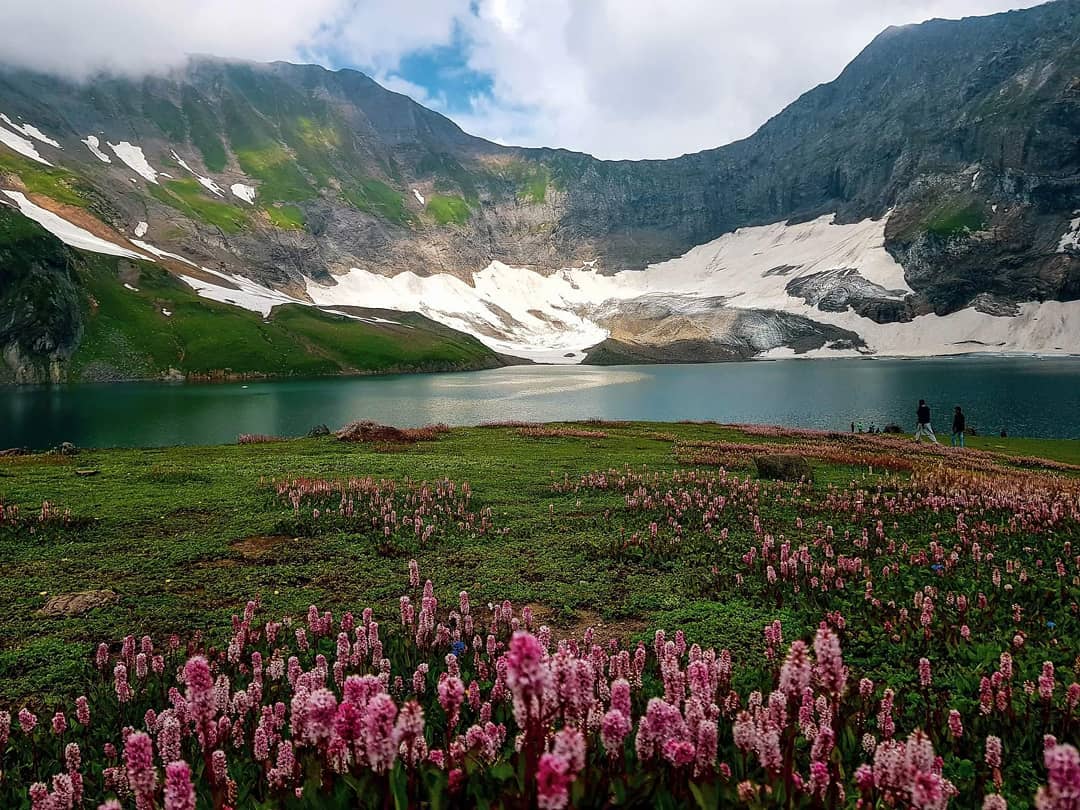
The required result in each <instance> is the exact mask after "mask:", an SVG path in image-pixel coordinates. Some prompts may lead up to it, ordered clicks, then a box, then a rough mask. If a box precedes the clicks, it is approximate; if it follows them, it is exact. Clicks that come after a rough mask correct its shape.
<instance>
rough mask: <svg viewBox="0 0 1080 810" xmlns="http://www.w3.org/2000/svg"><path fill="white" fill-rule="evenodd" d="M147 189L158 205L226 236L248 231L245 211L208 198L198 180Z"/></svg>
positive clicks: (152, 186) (152, 185)
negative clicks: (212, 226)
mask: <svg viewBox="0 0 1080 810" xmlns="http://www.w3.org/2000/svg"><path fill="white" fill-rule="evenodd" d="M149 189H150V193H151V194H152V195H153V196H154V197H155V198H156V199H157V200H159V201H160V202H163V203H165V204H166V205H168V206H171V207H172V208H175V209H176V210H177V211H181V212H183V213H184V214H187V215H188V216H189V217H192V218H194V219H200V220H202V221H203V222H205V223H207V224H208V225H214V226H216V227H218V228H221V230H223V231H225V232H226V233H236V232H237V231H241V230H243V229H244V228H245V227H247V224H248V217H247V214H246V213H244V211H242V210H240V209H239V208H237V207H236V206H233V205H229V204H228V203H224V202H218V201H217V200H212V199H210V198H209V197H207V196H206V194H205V193H204V189H203V187H202V185H200V183H199V181H198V180H194V179H192V178H185V179H183V180H167V181H165V183H163V184H161V185H155V184H153V183H151V184H150V185H149Z"/></svg>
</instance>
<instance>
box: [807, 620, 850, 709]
mask: <svg viewBox="0 0 1080 810" xmlns="http://www.w3.org/2000/svg"><path fill="white" fill-rule="evenodd" d="M814 655H815V656H816V657H817V663H816V665H815V671H816V673H817V677H818V680H819V681H820V682H821V685H822V688H824V689H825V690H826V691H828V692H831V693H833V694H834V695H839V694H840V693H841V692H843V691H844V684H845V682H846V681H847V669H846V668H845V667H844V661H843V658H842V657H841V654H840V639H839V638H837V637H836V634H835V633H833V631H832V630H831V629H829V628H828V627H819V628H818V631H817V635H816V636H815V637H814Z"/></svg>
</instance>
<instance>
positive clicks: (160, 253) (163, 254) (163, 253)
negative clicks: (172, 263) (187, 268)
mask: <svg viewBox="0 0 1080 810" xmlns="http://www.w3.org/2000/svg"><path fill="white" fill-rule="evenodd" d="M131 244H133V245H135V246H136V247H138V248H142V249H143V250H145V251H146V252H147V253H153V254H154V255H155V256H157V257H158V258H162V259H176V260H177V261H178V262H183V263H184V264H190V265H191V266H192V267H198V266H199V265H197V264H195V262H193V261H191V259H185V258H184V257H183V256H181V255H179V254H177V253H169V251H167V250H162V249H161V248H159V247H155V246H154V245H151V244H150V243H149V242H143V241H141V240H139V239H132V240H131Z"/></svg>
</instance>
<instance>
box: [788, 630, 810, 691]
mask: <svg viewBox="0 0 1080 810" xmlns="http://www.w3.org/2000/svg"><path fill="white" fill-rule="evenodd" d="M812 674H813V667H812V664H811V662H810V657H809V655H808V654H807V647H806V643H805V642H803V641H801V640H797V641H794V642H792V644H791V647H790V649H789V650H788V654H787V658H785V659H784V663H783V665H782V666H781V667H780V691H782V692H783V693H784V694H785V695H787V696H788V698H791V699H793V698H796V697H798V696H799V695H801V694H802V691H803V689H805V688H806V687H807V686H809V685H810V678H811V676H812Z"/></svg>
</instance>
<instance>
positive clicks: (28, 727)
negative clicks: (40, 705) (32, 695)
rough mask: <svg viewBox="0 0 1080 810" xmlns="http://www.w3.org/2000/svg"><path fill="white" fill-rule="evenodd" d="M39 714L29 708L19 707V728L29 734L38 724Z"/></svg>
mask: <svg viewBox="0 0 1080 810" xmlns="http://www.w3.org/2000/svg"><path fill="white" fill-rule="evenodd" d="M37 721H38V719H37V715H36V714H34V713H33V712H32V711H30V710H29V709H19V728H20V729H22V733H23V734H29V733H30V732H31V731H33V730H34V727H35V726H36V725H37Z"/></svg>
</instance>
